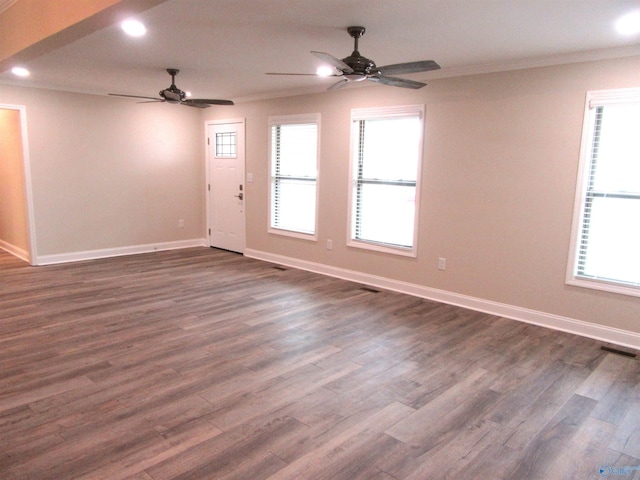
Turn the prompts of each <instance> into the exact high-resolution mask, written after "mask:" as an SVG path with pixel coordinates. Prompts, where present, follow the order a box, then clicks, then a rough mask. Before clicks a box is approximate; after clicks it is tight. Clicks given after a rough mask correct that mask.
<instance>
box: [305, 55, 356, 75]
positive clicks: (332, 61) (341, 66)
mask: <svg viewBox="0 0 640 480" xmlns="http://www.w3.org/2000/svg"><path fill="white" fill-rule="evenodd" d="M311 54H312V55H314V56H315V57H317V58H319V59H320V60H322V61H323V62H326V63H328V64H329V65H331V66H332V67H336V68H337V69H338V70H341V71H342V72H343V73H353V68H351V67H350V66H349V65H347V64H346V63H344V62H343V61H342V60H340V59H338V58H336V57H334V56H333V55H329V54H328V53H324V52H311Z"/></svg>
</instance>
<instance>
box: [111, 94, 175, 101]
mask: <svg viewBox="0 0 640 480" xmlns="http://www.w3.org/2000/svg"><path fill="white" fill-rule="evenodd" d="M108 95H111V96H112V97H127V98H144V99H147V100H155V101H158V102H162V101H163V100H162V99H161V98H158V97H143V96H140V95H123V94H120V93H109V94H108Z"/></svg>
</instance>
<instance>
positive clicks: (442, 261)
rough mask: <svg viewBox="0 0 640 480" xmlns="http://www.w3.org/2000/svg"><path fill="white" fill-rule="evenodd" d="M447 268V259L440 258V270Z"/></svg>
mask: <svg viewBox="0 0 640 480" xmlns="http://www.w3.org/2000/svg"><path fill="white" fill-rule="evenodd" d="M446 269H447V259H446V258H442V257H440V258H438V270H446Z"/></svg>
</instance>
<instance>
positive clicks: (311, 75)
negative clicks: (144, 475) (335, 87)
mask: <svg viewBox="0 0 640 480" xmlns="http://www.w3.org/2000/svg"><path fill="white" fill-rule="evenodd" d="M265 75H302V76H308V77H317V76H318V74H317V73H273V72H267V73H265Z"/></svg>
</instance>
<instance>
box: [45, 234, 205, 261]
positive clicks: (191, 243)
mask: <svg viewBox="0 0 640 480" xmlns="http://www.w3.org/2000/svg"><path fill="white" fill-rule="evenodd" d="M206 246H207V241H206V239H204V238H194V239H191V240H180V241H177V242H163V243H150V244H147V245H132V246H128V247H117V248H105V249H101V250H87V251H83V252H71V253H60V254H56V255H38V258H37V259H36V262H34V265H54V264H56V263H67V262H81V261H83V260H95V259H98V258H107V257H119V256H122V255H135V254H139V253H150V252H158V251H160V250H177V249H179V248H190V247H206Z"/></svg>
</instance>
